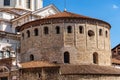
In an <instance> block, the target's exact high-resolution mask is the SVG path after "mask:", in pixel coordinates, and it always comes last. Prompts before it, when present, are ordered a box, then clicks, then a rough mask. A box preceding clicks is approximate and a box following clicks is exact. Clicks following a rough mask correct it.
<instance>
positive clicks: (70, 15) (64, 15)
mask: <svg viewBox="0 0 120 80" xmlns="http://www.w3.org/2000/svg"><path fill="white" fill-rule="evenodd" d="M46 18H90V17H87V16H83V15H79V14H75V13H71V12H67V11H64V12H60V13H57V14H54V15H50V16H48V17H46Z"/></svg>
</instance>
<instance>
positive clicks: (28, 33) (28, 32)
mask: <svg viewBox="0 0 120 80" xmlns="http://www.w3.org/2000/svg"><path fill="white" fill-rule="evenodd" d="M27 37H28V38H29V37H30V31H29V30H27Z"/></svg>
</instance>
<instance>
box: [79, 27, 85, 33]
mask: <svg viewBox="0 0 120 80" xmlns="http://www.w3.org/2000/svg"><path fill="white" fill-rule="evenodd" d="M79 33H80V34H83V33H84V28H83V26H79Z"/></svg>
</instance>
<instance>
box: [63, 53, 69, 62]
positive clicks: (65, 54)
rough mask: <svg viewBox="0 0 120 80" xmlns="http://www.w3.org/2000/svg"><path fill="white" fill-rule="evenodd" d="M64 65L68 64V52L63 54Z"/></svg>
mask: <svg viewBox="0 0 120 80" xmlns="http://www.w3.org/2000/svg"><path fill="white" fill-rule="evenodd" d="M64 63H70V54H69V52H65V53H64Z"/></svg>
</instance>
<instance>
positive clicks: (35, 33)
mask: <svg viewBox="0 0 120 80" xmlns="http://www.w3.org/2000/svg"><path fill="white" fill-rule="evenodd" d="M34 35H35V36H38V29H37V28H36V29H34Z"/></svg>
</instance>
